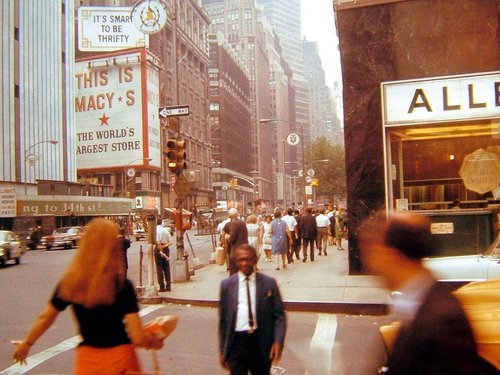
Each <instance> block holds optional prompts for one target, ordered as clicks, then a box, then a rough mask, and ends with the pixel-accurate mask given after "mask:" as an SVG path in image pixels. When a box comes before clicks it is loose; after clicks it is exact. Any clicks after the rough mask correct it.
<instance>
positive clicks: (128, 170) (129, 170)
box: [127, 168, 135, 178]
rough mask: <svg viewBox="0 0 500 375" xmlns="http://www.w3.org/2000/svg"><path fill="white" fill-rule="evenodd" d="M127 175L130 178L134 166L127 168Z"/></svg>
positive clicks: (133, 173)
mask: <svg viewBox="0 0 500 375" xmlns="http://www.w3.org/2000/svg"><path fill="white" fill-rule="evenodd" d="M127 176H128V177H130V178H132V177H134V176H135V169H134V168H129V169H127Z"/></svg>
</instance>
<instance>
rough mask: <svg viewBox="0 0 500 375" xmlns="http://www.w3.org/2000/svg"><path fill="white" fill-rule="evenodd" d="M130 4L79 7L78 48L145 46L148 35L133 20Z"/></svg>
mask: <svg viewBox="0 0 500 375" xmlns="http://www.w3.org/2000/svg"><path fill="white" fill-rule="evenodd" d="M131 12H132V7H80V8H78V48H79V50H80V51H85V52H97V51H101V52H102V51H116V50H120V49H124V48H136V47H148V44H149V37H148V35H147V34H144V33H143V32H141V31H139V30H138V29H137V27H136V26H135V24H134V21H133V19H132V15H131Z"/></svg>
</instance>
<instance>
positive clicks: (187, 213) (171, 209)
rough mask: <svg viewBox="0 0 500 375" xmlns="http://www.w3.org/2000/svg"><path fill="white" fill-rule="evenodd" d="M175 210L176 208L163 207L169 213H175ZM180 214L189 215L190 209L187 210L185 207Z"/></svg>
mask: <svg viewBox="0 0 500 375" xmlns="http://www.w3.org/2000/svg"><path fill="white" fill-rule="evenodd" d="M176 210H177V208H168V207H166V208H165V211H167V212H168V213H171V214H175V211H176ZM182 214H183V215H191V211H188V210H186V209H185V208H183V209H182Z"/></svg>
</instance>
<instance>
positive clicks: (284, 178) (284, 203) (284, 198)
mask: <svg viewBox="0 0 500 375" xmlns="http://www.w3.org/2000/svg"><path fill="white" fill-rule="evenodd" d="M282 142H283V212H284V211H286V208H287V207H286V164H285V159H286V153H285V144H286V140H285V139H283V140H282Z"/></svg>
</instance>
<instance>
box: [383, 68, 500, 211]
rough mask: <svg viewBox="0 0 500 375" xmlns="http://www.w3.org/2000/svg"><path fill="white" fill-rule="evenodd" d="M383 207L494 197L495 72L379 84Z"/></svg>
mask: <svg viewBox="0 0 500 375" xmlns="http://www.w3.org/2000/svg"><path fill="white" fill-rule="evenodd" d="M381 92H382V103H383V131H384V157H385V179H386V203H387V207H388V208H389V210H440V209H448V208H452V205H453V202H454V201H455V202H458V201H460V206H461V208H484V207H486V206H487V205H488V204H490V203H493V202H497V201H498V200H499V199H500V187H499V184H500V72H487V73H477V74H472V75H462V76H449V77H435V78H428V79H419V80H411V81H397V82H386V83H382V87H381Z"/></svg>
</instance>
